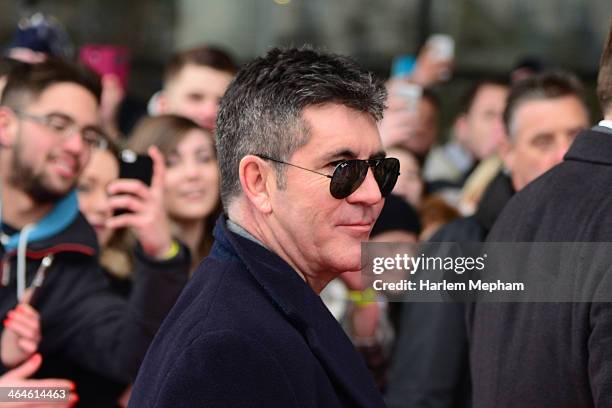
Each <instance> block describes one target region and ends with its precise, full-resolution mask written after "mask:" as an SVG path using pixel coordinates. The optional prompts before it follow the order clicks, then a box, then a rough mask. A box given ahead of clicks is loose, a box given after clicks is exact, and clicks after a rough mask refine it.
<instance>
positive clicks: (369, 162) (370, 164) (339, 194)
mask: <svg viewBox="0 0 612 408" xmlns="http://www.w3.org/2000/svg"><path fill="white" fill-rule="evenodd" d="M255 156H257V157H259V158H260V159H264V160H270V161H273V162H275V163H279V164H286V165H288V166H292V167H296V168H298V169H301V170H306V171H309V172H311V173H314V174H318V175H320V176H323V177H327V178H329V179H330V180H331V182H330V185H329V190H330V194H331V195H332V197H334V198H336V199H338V200H341V199H344V198H346V197H348V196H350V195H351V194H353V193H354V192H355V191H356V190H357V189H358V188H359V187H360V186H361V185H362V184H363V181H364V180H365V178H366V177H367V174H368V170H369V169H370V168H371V169H372V174H373V175H374V179H375V180H376V183H377V184H378V188H379V189H380V193H381V195H382V196H383V197H386V196H387V195H389V194H390V193H391V191H392V190H393V187H395V184H396V182H397V178H398V176H399V175H400V172H399V160H398V159H396V158H392V157H385V158H380V159H365V160H362V159H350V160H342V161H341V162H340V163H338V164H337V165H336V167H335V168H334V172H333V174H331V175H329V174H325V173H321V172H318V171H316V170H312V169H307V168H305V167H302V166H298V165H297V164H293V163H288V162H284V161H282V160H278V159H274V158H272V157H269V156H266V155H264V154H255ZM388 160H393V163H395V165H396V167H397V173H396V176H395V180H394V181H393V183H392V184H391V187H390V188H389V187H388V186H386V185H381V183H384V181H385V180H379V179H378V177H377V175H376V168H377V167H378V166H380V165H381V164H382V163H383V162H386V161H387V162H388ZM348 163H364V164H365V165H366V167H365V171H363V170H364V169H363V168H360V169H359V170H360V174H359V176H358V177H357V179H356V180H355V181H354V182H353V183H352V185H351V186H350V188H349V189H348V191H336V192H335V193H334V190H338V189H339V188H341V187H343V186H345V184H346V183H342V182H341V181H339V182H337V183H336V186H337V188H336V189H335V188H334V177H336V180H337V179H338V178H340V177H339V174H340V173H339V171H341V170H342V169H343V168H344V167H346V165H347V164H348ZM383 176H384V175H383ZM387 181H388V180H387ZM338 184H340V186H339V187H338ZM383 188H385V190H388V191H383Z"/></svg>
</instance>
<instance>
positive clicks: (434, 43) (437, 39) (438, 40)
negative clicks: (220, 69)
mask: <svg viewBox="0 0 612 408" xmlns="http://www.w3.org/2000/svg"><path fill="white" fill-rule="evenodd" d="M427 45H428V46H429V49H430V50H431V51H430V52H431V53H432V54H433V56H434V58H436V59H437V60H442V61H450V60H452V59H453V58H454V57H455V40H454V39H453V37H451V36H450V35H448V34H434V35H432V36H431V37H429V39H427Z"/></svg>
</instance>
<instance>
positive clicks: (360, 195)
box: [346, 168, 382, 205]
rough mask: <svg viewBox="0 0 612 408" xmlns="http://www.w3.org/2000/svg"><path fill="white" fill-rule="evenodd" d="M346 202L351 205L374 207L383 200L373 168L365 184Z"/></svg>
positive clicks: (367, 175) (369, 171)
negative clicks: (359, 204)
mask: <svg viewBox="0 0 612 408" xmlns="http://www.w3.org/2000/svg"><path fill="white" fill-rule="evenodd" d="M346 200H347V201H348V202H349V203H351V204H358V203H361V204H367V205H374V204H376V203H378V202H379V201H380V200H382V195H381V194H380V187H378V183H377V182H376V179H375V178H374V173H373V172H372V169H371V168H369V169H368V173H367V174H366V177H365V179H364V180H363V183H362V184H361V185H360V186H359V187H358V188H357V190H355V191H354V192H353V194H351V195H350V196H348V197H347V198H346Z"/></svg>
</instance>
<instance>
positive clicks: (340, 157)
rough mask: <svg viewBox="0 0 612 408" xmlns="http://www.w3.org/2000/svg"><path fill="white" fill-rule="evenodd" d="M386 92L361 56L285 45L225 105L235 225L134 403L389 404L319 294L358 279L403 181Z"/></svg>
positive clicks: (222, 117) (160, 341)
mask: <svg viewBox="0 0 612 408" xmlns="http://www.w3.org/2000/svg"><path fill="white" fill-rule="evenodd" d="M385 96H386V95H385V91H384V88H383V87H382V86H381V84H379V83H378V82H376V81H375V80H374V79H373V77H372V76H371V74H370V73H368V72H365V71H363V70H362V69H360V68H359V67H358V66H356V65H355V64H354V63H353V62H352V61H350V60H348V59H346V58H342V57H339V56H335V55H328V54H324V53H320V52H317V51H315V50H312V49H308V48H304V49H286V50H281V49H274V50H271V51H270V52H269V53H268V54H267V55H266V56H264V57H261V58H257V59H255V60H254V61H252V62H250V63H249V64H247V65H246V66H245V67H243V68H242V69H241V71H240V72H239V73H238V75H237V77H236V79H235V80H234V82H233V83H232V84H231V85H230V87H229V89H228V91H227V92H226V94H225V96H224V97H223V100H222V102H221V107H220V111H219V116H218V120H217V135H216V137H217V148H218V155H219V166H220V170H221V180H222V181H221V197H222V202H223V207H224V210H225V214H226V215H225V216H222V217H221V218H220V219H219V221H218V223H217V227H216V230H215V240H216V241H215V244H214V247H213V249H212V252H211V255H210V256H209V257H208V258H206V259H205V260H204V262H203V263H202V264H201V265H200V267H199V269H198V270H197V271H196V272H195V274H194V276H193V278H192V280H191V281H190V283H189V284H188V287H187V288H186V289H185V290H184V291H183V293H182V295H181V298H180V299H179V301H178V302H177V304H176V305H175V307H174V309H173V310H172V312H171V313H170V315H169V316H168V318H167V319H166V320H165V323H164V325H163V327H162V328H161V330H160V332H159V335H158V336H157V338H156V339H155V341H154V344H153V345H152V347H151V348H150V349H149V352H148V354H147V357H146V359H145V362H144V364H143V366H142V369H141V370H140V372H139V377H138V379H137V381H136V384H135V386H134V393H133V395H132V400H131V401H130V406H132V407H138V408H142V407H179V406H180V407H224V408H226V407H313V408H314V407H341V406H345V407H382V406H384V404H383V401H382V399H381V397H380V395H379V394H378V392H377V391H376V389H375V386H374V383H373V380H372V378H371V376H370V374H369V373H368V371H367V369H366V367H365V365H364V363H363V361H362V360H361V359H360V357H359V356H358V355H357V353H356V351H355V349H354V348H353V346H352V345H351V342H350V341H349V339H348V338H347V337H346V335H345V334H344V332H343V331H342V329H341V327H340V326H339V325H338V323H336V321H335V319H334V318H333V316H332V315H331V314H330V313H329V312H328V311H327V309H326V307H325V305H324V304H323V303H322V301H321V299H320V298H319V296H318V293H319V292H320V291H321V290H322V289H323V288H324V287H325V285H326V284H327V283H328V282H329V281H331V280H332V279H334V278H335V277H337V276H338V275H339V274H341V273H343V272H347V271H359V270H360V268H361V265H360V262H361V261H360V255H361V248H360V245H361V241H366V240H367V239H368V235H369V233H370V230H371V228H372V226H373V224H374V222H375V221H376V218H377V217H378V214H379V213H380V210H381V208H382V206H383V202H384V200H383V197H384V196H385V195H387V194H388V193H389V192H390V191H391V189H392V187H393V185H394V184H395V181H396V180H397V175H398V173H399V162H398V161H397V160H395V159H385V154H384V151H383V150H382V145H381V141H380V137H379V134H378V130H377V121H378V120H380V118H381V115H382V111H383V105H384V101H385Z"/></svg>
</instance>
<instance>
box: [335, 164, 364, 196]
mask: <svg viewBox="0 0 612 408" xmlns="http://www.w3.org/2000/svg"><path fill="white" fill-rule="evenodd" d="M367 173H368V165H367V164H366V163H365V162H363V161H359V160H348V161H345V162H343V163H340V164H339V165H338V167H336V170H335V171H334V175H333V176H332V179H331V183H330V185H329V190H330V192H331V195H332V196H333V197H334V198H337V199H342V198H346V197H348V196H350V195H351V194H353V192H354V191H355V190H357V188H359V186H360V185H361V183H363V180H364V179H365V177H366V174H367Z"/></svg>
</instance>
